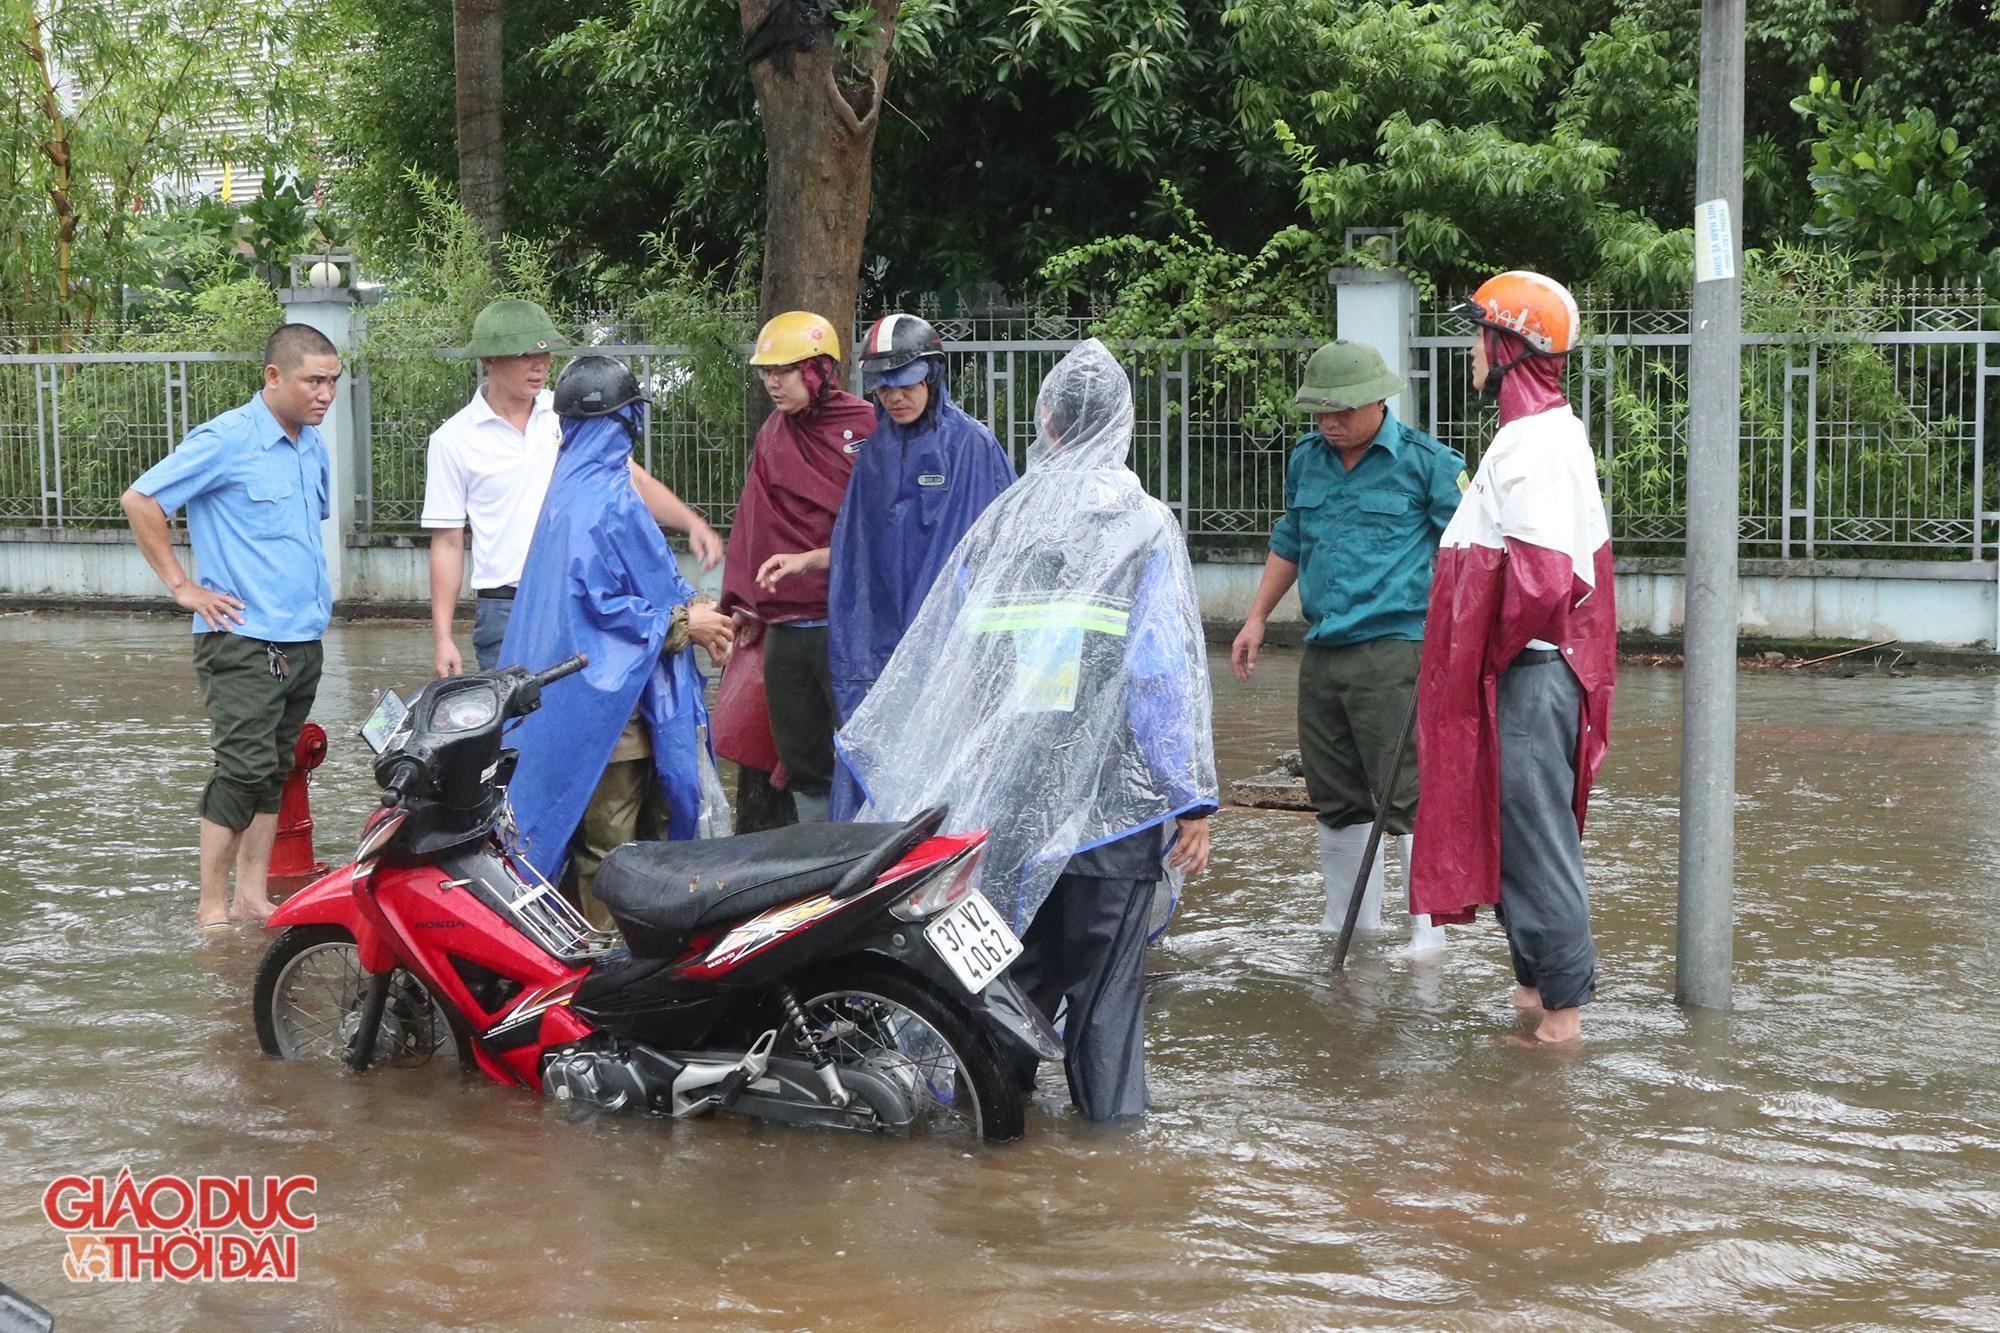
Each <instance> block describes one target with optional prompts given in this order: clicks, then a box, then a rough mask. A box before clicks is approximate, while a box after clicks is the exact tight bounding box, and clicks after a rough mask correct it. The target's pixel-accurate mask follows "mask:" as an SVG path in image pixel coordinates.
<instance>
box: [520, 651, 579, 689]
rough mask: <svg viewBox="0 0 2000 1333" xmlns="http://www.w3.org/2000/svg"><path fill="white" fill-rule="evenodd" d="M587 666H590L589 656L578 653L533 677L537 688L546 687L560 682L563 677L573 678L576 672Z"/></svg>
mask: <svg viewBox="0 0 2000 1333" xmlns="http://www.w3.org/2000/svg"><path fill="white" fill-rule="evenodd" d="M589 665H590V657H589V655H588V654H585V653H578V654H577V655H576V656H575V657H571V658H566V659H565V660H563V661H561V662H558V663H556V664H555V665H554V666H552V667H550V668H549V669H548V670H547V671H538V672H536V673H535V677H534V680H535V684H536V685H538V686H547V685H549V684H551V683H553V682H555V681H558V680H561V679H562V678H563V677H564V676H574V675H575V674H576V673H577V672H579V671H581V670H583V669H584V668H585V667H587V666H589Z"/></svg>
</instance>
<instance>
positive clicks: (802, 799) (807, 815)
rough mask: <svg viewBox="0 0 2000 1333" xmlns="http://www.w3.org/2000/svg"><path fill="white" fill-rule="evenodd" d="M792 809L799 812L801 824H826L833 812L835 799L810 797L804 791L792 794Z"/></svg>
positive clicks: (822, 796) (824, 796)
mask: <svg viewBox="0 0 2000 1333" xmlns="http://www.w3.org/2000/svg"><path fill="white" fill-rule="evenodd" d="M792 808H793V809H794V810H797V811H798V812H799V822H800V823H801V824H824V823H826V821H827V816H828V815H829V814H830V813H832V810H833V798H832V797H831V796H828V795H819V796H808V795H806V794H805V793H804V792H802V791H795V792H793V793H792Z"/></svg>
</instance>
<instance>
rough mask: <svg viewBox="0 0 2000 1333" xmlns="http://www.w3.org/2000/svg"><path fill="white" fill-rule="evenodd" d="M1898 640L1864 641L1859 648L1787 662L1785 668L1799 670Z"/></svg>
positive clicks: (1887, 644) (1885, 645)
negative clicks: (1806, 659)
mask: <svg viewBox="0 0 2000 1333" xmlns="http://www.w3.org/2000/svg"><path fill="white" fill-rule="evenodd" d="M1897 642H1900V641H1899V640H1896V639H1884V640H1882V642H1880V643H1864V644H1862V645H1861V646H1860V647H1859V648H1843V649H1841V650H1840V651H1839V652H1837V653H1828V654H1827V655H1826V656H1825V657H1815V658H1812V659H1811V660H1809V661H1805V662H1787V663H1785V669H1786V670H1787V671H1797V670H1798V669H1799V668H1800V667H1809V666H1818V665H1819V664H1820V663H1821V662H1831V661H1832V660H1833V659H1834V658H1836V657H1847V656H1850V655H1851V654H1854V653H1865V652H1867V651H1868V650H1869V649H1871V648H1887V647H1888V646H1889V645H1891V644H1893V643H1897Z"/></svg>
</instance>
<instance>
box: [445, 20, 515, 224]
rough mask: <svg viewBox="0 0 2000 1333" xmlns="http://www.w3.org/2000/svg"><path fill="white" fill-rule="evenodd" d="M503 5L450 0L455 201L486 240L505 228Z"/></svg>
mask: <svg viewBox="0 0 2000 1333" xmlns="http://www.w3.org/2000/svg"><path fill="white" fill-rule="evenodd" d="M506 8H507V5H506V0H452V5H451V45H452V58H453V64H454V66H455V68H456V71H457V82H458V196H459V200H460V202H461V203H463V204H464V205H465V208H466V211H467V212H469V213H471V214H472V217H473V220H474V221H476V222H477V223H478V224H479V229H480V231H482V232H484V233H485V234H486V236H487V238H488V239H489V240H495V239H498V238H499V236H500V233H501V232H503V231H505V230H506V228H507V181H506V177H505V176H504V175H502V174H501V168H502V167H503V165H504V164H505V160H506V154H505V143H504V141H503V140H502V138H501V133H502V126H501V119H500V110H501V102H502V94H503V92H504V91H505V82H506V80H505V75H504V72H503V67H502V63H501V46H500V37H501V32H502V28H503V26H504V22H503V21H504V19H505V17H506Z"/></svg>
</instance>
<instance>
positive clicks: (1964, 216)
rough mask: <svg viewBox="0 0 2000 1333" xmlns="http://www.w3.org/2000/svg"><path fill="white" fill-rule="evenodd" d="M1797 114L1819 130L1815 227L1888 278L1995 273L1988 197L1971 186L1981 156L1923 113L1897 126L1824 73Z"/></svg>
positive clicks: (1810, 229)
mask: <svg viewBox="0 0 2000 1333" xmlns="http://www.w3.org/2000/svg"><path fill="white" fill-rule="evenodd" d="M1792 107H1793V109H1794V110H1796V111H1797V112H1798V113H1799V114H1800V115H1802V116H1804V117H1806V118H1807V119H1808V120H1810V121H1811V122H1812V123H1813V125H1814V128H1815V129H1816V131H1817V133H1818V138H1817V139H1815V140H1814V142H1813V145H1812V158H1813V169H1812V172H1811V174H1810V175H1809V177H1808V179H1809V180H1810V182H1811V184H1812V190H1813V213H1812V220H1811V222H1810V223H1809V224H1808V225H1807V227H1806V230H1807V231H1808V232H1809V233H1811V234H1813V235H1818V236H1827V237H1831V238H1832V239H1833V240H1835V241H1836V242H1838V243H1840V244H1842V245H1844V246H1847V247H1849V248H1851V249H1852V250H1853V251H1854V252H1855V254H1856V257H1857V258H1858V259H1860V260H1861V261H1862V262H1864V263H1868V264H1871V265H1877V266H1879V267H1880V269H1881V271H1882V273H1883V274H1884V275H1885V276H1888V277H1891V278H1908V277H1911V276H1913V275H1915V274H1917V273H1921V272H1931V273H1938V274H1943V275H1946V276H1969V275H1972V274H1976V273H1981V272H1983V271H1992V263H1991V260H1990V259H1989V257H1988V256H1987V255H1985V254H1984V253H1982V251H1981V250H1980V244H1981V242H1983V241H1984V240H1985V239H1986V237H1987V236H1988V234H1989V233H1990V232H1991V231H1992V224H1991V223H1990V222H1989V221H1988V220H1987V217H1986V198H1985V196H1984V194H1982V193H1981V192H1980V191H1979V190H1977V189H1975V188H1973V187H1972V186H1971V185H1969V184H1968V183H1967V181H1966V176H1967V173H1968V171H1969V169H1970V165H1971V161H1972V150H1971V148H1970V147H1968V146H1967V145H1965V144H1963V143H1961V142H1960V141H1959V137H1958V131H1957V130H1955V129H1952V128H1951V127H1950V126H1947V125H1941V124H1940V123H1939V121H1938V118H1937V117H1936V116H1935V115H1934V114H1932V113H1931V112H1930V111H1928V110H1925V109H1922V108H1919V109H1917V110H1915V111H1912V112H1910V114H1909V116H1908V118H1907V119H1905V120H1901V121H1896V120H1892V119H1891V118H1890V117H1888V116H1886V115H1883V114H1881V113H1879V112H1878V111H1876V110H1875V109H1874V106H1873V99H1872V98H1871V97H1870V96H1869V95H1868V94H1867V93H1864V92H1862V91H1860V90H1859V89H1857V90H1856V93H1855V95H1854V96H1852V97H1848V96H1844V95H1843V94H1842V92H1841V84H1840V80H1838V79H1832V78H1829V77H1828V76H1827V72H1826V68H1825V67H1824V66H1821V67H1820V69H1819V72H1818V73H1816V74H1814V75H1813V77H1812V81H1811V83H1810V84H1809V85H1808V89H1807V92H1806V95H1805V96H1803V97H1800V98H1797V99H1795V100H1794V101H1793V102H1792Z"/></svg>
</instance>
